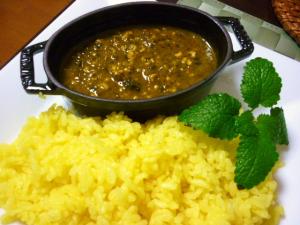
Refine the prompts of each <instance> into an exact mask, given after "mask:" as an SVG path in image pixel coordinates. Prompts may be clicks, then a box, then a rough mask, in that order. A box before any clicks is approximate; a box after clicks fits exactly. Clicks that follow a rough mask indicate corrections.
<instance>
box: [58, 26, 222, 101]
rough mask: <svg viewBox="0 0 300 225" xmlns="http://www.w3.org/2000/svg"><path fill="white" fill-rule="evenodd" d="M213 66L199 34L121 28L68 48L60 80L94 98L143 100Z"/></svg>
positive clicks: (180, 85)
mask: <svg viewBox="0 0 300 225" xmlns="http://www.w3.org/2000/svg"><path fill="white" fill-rule="evenodd" d="M216 67H217V57H216V52H215V51H214V49H213V48H212V46H211V45H210V44H209V43H208V42H207V41H206V40H205V39H204V38H203V37H201V36H200V35H199V34H196V33H193V32H191V31H188V30H184V29H181V28H177V27H171V26H157V25H155V26H154V25H153V26H140V27H125V28H122V29H118V30H110V31H106V32H105V33H102V34H101V35H99V36H97V37H96V38H94V39H93V40H92V41H90V42H88V43H86V44H85V45H82V46H81V47H77V48H76V49H75V50H73V52H72V53H71V54H70V55H69V56H68V57H67V58H66V61H65V63H64V64H63V68H62V70H61V82H62V83H63V84H64V85H65V86H66V87H68V88H69V89H71V90H74V91H77V92H80V93H83V94H85V95H89V96H95V97H99V98H106V99H148V98H153V97H158V96H164V95H169V94H172V93H174V92H176V91H179V90H182V89H185V88H187V87H189V86H191V85H193V84H195V83H196V82H198V81H200V80H203V79H205V78H207V77H208V76H209V75H210V74H211V73H212V72H213V71H214V70H215V69H216Z"/></svg>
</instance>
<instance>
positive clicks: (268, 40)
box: [178, 0, 300, 61]
mask: <svg viewBox="0 0 300 225" xmlns="http://www.w3.org/2000/svg"><path fill="white" fill-rule="evenodd" d="M178 4H182V5H187V6H191V7H194V8H198V9H200V10H203V11H205V12H208V13H210V14H211V15H213V16H233V17H236V18H239V19H240V21H241V23H242V24H243V26H244V27H245V30H246V31H247V33H248V34H249V36H250V37H251V39H252V41H254V42H255V43H257V44H260V45H262V46H265V47H267V48H269V49H272V50H274V51H276V52H279V53H281V54H283V55H286V56H288V57H290V58H293V59H296V60H298V61H300V47H299V46H298V45H297V44H296V42H295V41H294V40H293V39H292V38H291V37H290V36H288V34H287V33H286V32H285V31H284V30H283V29H282V28H280V27H277V26H275V25H273V24H270V23H268V22H266V21H263V20H261V19H259V18H257V17H254V16H252V15H250V14H248V13H245V12H243V11H240V10H238V9H236V8H233V7H231V6H228V5H226V4H224V3H222V2H219V1H217V0H179V1H178Z"/></svg>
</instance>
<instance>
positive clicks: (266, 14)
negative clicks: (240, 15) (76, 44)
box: [0, 0, 280, 68]
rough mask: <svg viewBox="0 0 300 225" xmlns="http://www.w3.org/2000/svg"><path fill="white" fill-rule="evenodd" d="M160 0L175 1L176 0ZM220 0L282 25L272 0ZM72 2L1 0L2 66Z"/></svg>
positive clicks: (0, 40)
mask: <svg viewBox="0 0 300 225" xmlns="http://www.w3.org/2000/svg"><path fill="white" fill-rule="evenodd" d="M160 1H167V2H173V3H175V2H176V0H160ZM220 1H222V2H224V3H226V4H228V5H231V6H233V7H236V8H238V9H241V10H243V11H245V12H248V13H250V14H252V15H254V16H257V17H259V18H261V19H263V20H266V21H268V22H271V23H273V24H275V25H279V23H278V21H277V19H276V17H275V15H274V13H273V10H272V6H271V0H220ZM72 2H73V0H26V1H24V0H1V1H0V27H1V29H2V31H1V35H0V43H1V44H0V68H2V67H3V66H4V65H5V64H6V63H7V62H8V61H9V60H10V59H11V58H12V57H14V56H15V55H16V54H17V53H18V52H19V51H20V50H21V49H22V48H23V47H24V46H26V45H27V43H29V42H30V41H31V40H32V39H33V38H34V37H35V36H36V35H37V34H38V33H39V32H40V31H41V30H42V29H43V28H45V27H46V26H47V25H48V24H49V23H51V21H53V20H54V19H55V18H56V17H57V16H58V15H59V14H60V13H62V12H63V11H64V10H65V9H66V8H67V7H68V6H69V5H70V4H72ZM279 26H280V25H279Z"/></svg>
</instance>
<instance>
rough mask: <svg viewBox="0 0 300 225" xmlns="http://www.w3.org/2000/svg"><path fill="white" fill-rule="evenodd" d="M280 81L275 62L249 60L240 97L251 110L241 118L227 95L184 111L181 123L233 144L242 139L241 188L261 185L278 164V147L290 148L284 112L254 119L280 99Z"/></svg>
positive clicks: (278, 110) (238, 171) (238, 172)
mask: <svg viewBox="0 0 300 225" xmlns="http://www.w3.org/2000/svg"><path fill="white" fill-rule="evenodd" d="M280 90H281V78H280V77H279V75H278V73H277V72H276V71H275V68H274V67H273V64H272V62H270V61H268V60H267V59H263V58H255V59H252V60H250V61H249V62H248V63H247V64H246V66H245V68H244V74H243V79H242V83H241V93H242V96H243V99H244V101H245V102H246V103H247V104H248V106H249V108H250V109H249V110H246V111H245V110H244V112H243V113H241V114H240V111H241V110H240V109H241V103H240V102H239V101H238V100H237V99H235V98H234V97H232V96H230V95H228V94H224V93H221V94H212V95H209V96H207V97H205V98H204V99H203V100H202V101H200V102H199V103H198V104H196V105H194V106H192V107H190V108H188V109H186V110H184V111H183V112H182V113H181V114H180V115H179V117H178V119H179V120H180V121H181V122H183V123H184V124H186V125H188V126H191V127H193V128H195V129H200V130H203V131H204V132H206V133H207V134H208V135H209V136H211V137H216V138H220V139H226V140H230V139H233V138H234V137H237V136H238V135H239V136H240V143H239V146H238V149H237V156H236V169H235V182H236V183H237V185H238V187H239V188H248V189H249V188H252V187H253V186H255V185H257V184H259V183H260V182H262V181H263V180H264V179H265V177H266V176H267V175H268V173H269V172H270V171H271V169H272V167H273V166H274V165H275V163H276V161H277V160H278V157H279V155H278V153H277V151H276V144H286V145H287V144H288V135H287V129H286V124H285V119H284V113H283V110H282V109H281V108H279V107H275V108H271V110H270V114H269V115H267V114H261V115H259V116H258V117H257V118H255V117H254V115H253V111H254V110H255V109H256V108H257V107H258V106H259V105H261V106H264V107H273V106H274V105H275V104H276V103H277V102H278V100H279V99H280V96H279V93H280Z"/></svg>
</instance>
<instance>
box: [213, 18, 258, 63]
mask: <svg viewBox="0 0 300 225" xmlns="http://www.w3.org/2000/svg"><path fill="white" fill-rule="evenodd" d="M216 18H217V19H218V20H219V21H221V22H222V23H223V24H224V25H230V26H231V27H232V30H233V32H234V34H235V36H236V38H237V39H238V41H239V43H240V45H241V47H242V49H241V50H239V51H233V54H232V57H231V62H230V63H231V64H232V63H236V62H238V61H241V60H242V59H244V58H246V57H248V56H249V55H251V54H252V52H253V51H254V45H253V43H252V41H251V39H250V37H249V35H248V34H247V33H246V31H245V30H244V27H243V25H242V24H241V23H240V21H239V20H238V19H237V18H234V17H223V16H217V17H216Z"/></svg>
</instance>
